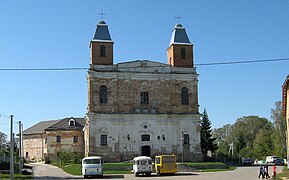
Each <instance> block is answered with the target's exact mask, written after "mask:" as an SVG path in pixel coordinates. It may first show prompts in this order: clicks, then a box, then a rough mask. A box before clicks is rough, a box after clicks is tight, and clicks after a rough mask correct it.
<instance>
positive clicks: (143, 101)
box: [140, 92, 149, 104]
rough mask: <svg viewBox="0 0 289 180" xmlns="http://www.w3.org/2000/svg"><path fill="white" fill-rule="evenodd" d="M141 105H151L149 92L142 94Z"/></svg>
mask: <svg viewBox="0 0 289 180" xmlns="http://www.w3.org/2000/svg"><path fill="white" fill-rule="evenodd" d="M140 103H141V104H148V103H149V92H140Z"/></svg>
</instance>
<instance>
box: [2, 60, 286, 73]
mask: <svg viewBox="0 0 289 180" xmlns="http://www.w3.org/2000/svg"><path fill="white" fill-rule="evenodd" d="M278 61H289V58H276V59H259V60H243V61H225V62H211V63H196V64H195V66H220V65H234V64H252V63H267V62H278ZM150 67H160V66H150ZM126 68H135V67H126ZM88 69H89V68H85V67H70V68H68V67H64V68H0V71H83V70H88Z"/></svg>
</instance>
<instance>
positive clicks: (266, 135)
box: [253, 128, 273, 159]
mask: <svg viewBox="0 0 289 180" xmlns="http://www.w3.org/2000/svg"><path fill="white" fill-rule="evenodd" d="M253 152H254V157H255V158H257V159H264V158H265V157H266V156H268V155H270V154H273V141H272V137H271V132H270V131H269V130H268V129H265V128H263V129H260V131H259V132H258V134H257V135H256V139H255V140H254V145H253Z"/></svg>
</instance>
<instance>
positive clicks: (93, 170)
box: [82, 156, 103, 178]
mask: <svg viewBox="0 0 289 180" xmlns="http://www.w3.org/2000/svg"><path fill="white" fill-rule="evenodd" d="M82 175H83V176H84V178H88V177H89V176H90V177H91V176H103V161H102V158H101V157H100V156H90V157H86V158H83V159H82Z"/></svg>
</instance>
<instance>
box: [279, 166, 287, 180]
mask: <svg viewBox="0 0 289 180" xmlns="http://www.w3.org/2000/svg"><path fill="white" fill-rule="evenodd" d="M284 177H286V178H285V179H287V178H289V169H287V166H284V170H283V172H282V173H279V174H277V178H276V179H283V178H284Z"/></svg>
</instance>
